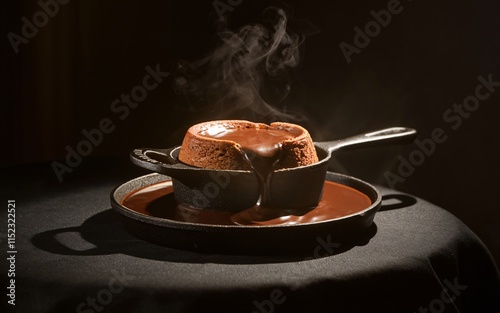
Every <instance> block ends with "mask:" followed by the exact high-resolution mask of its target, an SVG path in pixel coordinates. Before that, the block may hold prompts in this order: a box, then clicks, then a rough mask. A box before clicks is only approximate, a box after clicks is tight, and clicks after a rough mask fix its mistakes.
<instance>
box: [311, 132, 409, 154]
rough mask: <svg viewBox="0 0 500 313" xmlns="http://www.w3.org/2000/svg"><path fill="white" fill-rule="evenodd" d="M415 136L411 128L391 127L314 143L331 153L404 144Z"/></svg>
mask: <svg viewBox="0 0 500 313" xmlns="http://www.w3.org/2000/svg"><path fill="white" fill-rule="evenodd" d="M416 137H417V131H416V130H415V129H413V128H408V127H391V128H385V129H381V130H377V131H374V132H370V133H365V134H360V135H356V136H352V137H348V138H344V139H340V140H334V141H325V142H318V143H316V145H317V146H319V147H320V148H323V149H325V150H327V151H329V152H330V153H331V152H333V151H337V150H344V151H349V150H356V149H360V148H371V147H377V146H381V145H394V144H406V143H410V142H412V141H413V140H415V138H416Z"/></svg>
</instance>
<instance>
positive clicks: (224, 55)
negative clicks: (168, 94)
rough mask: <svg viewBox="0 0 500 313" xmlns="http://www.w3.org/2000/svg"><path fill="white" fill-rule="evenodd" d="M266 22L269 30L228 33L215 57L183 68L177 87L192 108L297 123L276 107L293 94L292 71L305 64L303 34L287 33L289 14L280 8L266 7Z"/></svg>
mask: <svg viewBox="0 0 500 313" xmlns="http://www.w3.org/2000/svg"><path fill="white" fill-rule="evenodd" d="M263 24H265V25H266V26H267V27H266V26H265V25H261V24H256V25H246V26H243V27H242V28H240V29H239V30H238V31H237V32H232V31H230V30H227V29H225V30H223V31H221V32H219V33H218V39H220V45H219V46H218V47H217V48H216V49H215V50H214V51H213V53H211V54H210V55H209V56H207V57H205V58H203V59H201V60H198V61H195V62H192V63H187V62H180V63H179V64H178V76H177V78H176V79H175V81H174V84H175V89H176V90H177V92H179V93H181V94H184V95H187V96H188V99H190V100H191V102H190V109H191V110H197V109H200V108H203V109H206V108H209V109H210V110H211V111H212V113H215V114H218V115H223V116H224V117H226V118H236V117H244V118H249V119H250V118H264V117H265V118H266V119H268V120H270V121H272V120H283V121H286V120H288V121H290V120H297V118H296V117H295V116H293V115H292V114H289V113H286V112H282V111H281V110H279V109H277V108H276V107H274V106H273V105H271V104H274V105H276V104H279V103H281V102H282V101H283V100H284V99H285V98H286V97H287V95H288V94H289V92H290V88H291V87H290V86H291V75H290V70H291V69H293V68H295V67H297V66H298V64H299V45H300V44H301V42H302V39H301V36H299V35H298V34H294V33H291V32H289V31H288V32H287V16H286V14H285V11H284V10H283V9H280V8H274V7H271V8H268V9H266V10H265V11H264V14H263ZM264 99H266V100H267V101H266V100H264ZM242 114H243V115H244V116H242ZM248 115H252V116H248Z"/></svg>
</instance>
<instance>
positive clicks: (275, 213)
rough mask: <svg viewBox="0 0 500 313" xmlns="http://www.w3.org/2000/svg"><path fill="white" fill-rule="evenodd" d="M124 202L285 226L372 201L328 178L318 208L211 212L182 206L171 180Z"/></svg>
mask: <svg viewBox="0 0 500 313" xmlns="http://www.w3.org/2000/svg"><path fill="white" fill-rule="evenodd" d="M121 204H122V205H123V206H125V207H127V208H129V209H130V210H133V211H136V212H138V213H141V214H145V215H149V216H154V217H160V218H165V219H170V220H174V221H180V222H190V223H198V224H210V225H249V226H251V225H282V224H305V223H314V222H321V221H327V220H332V219H336V218H340V217H344V216H348V215H352V214H355V213H358V212H360V211H363V210H365V209H366V208H368V207H369V206H370V205H371V204H372V202H371V200H370V198H368V196H367V195H365V194H363V193H361V192H360V191H358V190H356V189H353V188H351V187H348V186H345V185H342V184H338V183H334V182H330V181H325V186H324V190H323V198H322V199H321V201H320V203H319V204H318V206H316V207H314V208H303V209H296V210H276V209H269V208H266V207H262V206H254V207H252V208H249V209H246V210H244V211H242V212H239V213H236V214H235V213H234V212H224V211H211V210H203V209H197V208H193V207H187V206H184V205H178V204H177V203H176V201H175V199H174V196H173V187H172V182H171V181H166V182H161V183H157V184H154V185H151V186H148V187H145V188H143V189H140V190H135V191H132V192H131V193H129V194H128V195H126V196H125V197H124V199H123V200H122V202H121Z"/></svg>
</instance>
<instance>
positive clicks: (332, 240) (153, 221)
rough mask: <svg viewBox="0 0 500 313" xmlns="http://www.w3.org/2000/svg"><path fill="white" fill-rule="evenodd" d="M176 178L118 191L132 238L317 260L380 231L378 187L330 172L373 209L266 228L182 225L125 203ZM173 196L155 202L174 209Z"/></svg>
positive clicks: (134, 183)
mask: <svg viewBox="0 0 500 313" xmlns="http://www.w3.org/2000/svg"><path fill="white" fill-rule="evenodd" d="M170 179H171V178H170V177H168V176H164V175H160V174H157V173H153V174H149V175H146V176H142V177H138V178H135V179H133V180H131V181H128V182H126V183H124V184H123V185H121V186H118V187H116V188H115V189H114V190H113V191H112V193H111V205H112V207H113V208H114V209H115V210H116V211H117V212H118V213H119V214H121V215H122V217H123V221H124V225H125V228H126V229H127V230H128V231H129V232H130V233H131V234H132V235H134V236H136V237H138V238H141V239H144V240H146V241H150V242H153V243H156V244H159V245H162V246H167V247H171V248H177V249H183V250H191V251H197V252H205V253H220V254H243V255H283V254H287V255H290V254H306V255H314V256H315V257H319V256H321V255H326V254H330V255H331V254H335V253H336V252H340V250H339V251H337V249H344V248H346V247H348V246H350V245H358V244H365V243H366V241H367V240H369V239H370V238H371V237H372V236H373V235H374V233H375V232H376V226H375V225H374V224H373V223H372V222H373V218H374V216H375V213H376V212H377V211H378V209H379V208H380V204H381V201H382V197H381V195H380V193H379V192H378V191H377V189H376V188H375V187H373V186H372V185H370V184H368V183H366V182H364V181H362V180H359V179H357V178H354V177H351V176H346V175H342V174H337V173H332V172H327V173H326V179H327V180H329V181H333V182H336V183H339V184H342V185H346V186H349V187H352V188H354V189H356V190H358V191H360V192H362V193H364V194H365V195H367V196H368V197H369V198H370V200H371V202H372V204H371V205H370V206H369V207H367V208H366V209H364V210H362V211H360V212H357V213H354V214H352V215H348V216H343V217H339V218H335V219H330V220H325V221H320V222H314V223H303V224H291V225H290V224H281V225H265V226H260V225H257V226H242V225H209V224H196V223H189V222H180V221H175V220H170V219H166V218H161V217H156V216H152V215H146V214H143V213H139V212H136V211H134V210H132V209H130V208H127V207H125V206H123V205H122V204H121V203H122V200H123V199H124V197H126V196H127V195H128V194H129V193H131V192H134V191H136V190H139V189H142V188H144V187H147V186H151V185H154V184H156V183H160V182H164V181H168V180H170ZM169 197H172V195H171V194H170V195H167V196H163V197H162V198H160V199H151V203H153V202H154V205H159V206H160V207H161V209H162V210H173V209H175V207H173V206H174V204H173V203H175V201H173V199H172V198H169ZM340 245H341V246H340ZM339 246H340V247H339Z"/></svg>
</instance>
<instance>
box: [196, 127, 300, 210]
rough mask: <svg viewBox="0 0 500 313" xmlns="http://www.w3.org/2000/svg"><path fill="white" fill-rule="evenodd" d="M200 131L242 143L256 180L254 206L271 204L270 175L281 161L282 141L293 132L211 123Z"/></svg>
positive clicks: (242, 148) (214, 136)
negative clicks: (235, 127)
mask: <svg viewBox="0 0 500 313" xmlns="http://www.w3.org/2000/svg"><path fill="white" fill-rule="evenodd" d="M200 135H202V136H206V137H210V138H216V139H221V140H230V141H234V142H236V143H238V144H239V145H240V146H241V150H240V151H241V154H242V156H243V159H244V160H245V161H246V162H247V163H248V165H249V166H250V168H251V169H252V171H253V172H254V173H255V176H256V177H257V180H258V182H259V199H258V201H257V206H266V207H272V199H271V179H272V174H273V172H274V170H275V169H276V167H277V166H278V165H279V162H280V158H281V143H282V142H283V141H284V140H287V139H291V138H294V137H295V136H296V135H294V134H293V133H292V132H290V131H288V130H285V129H275V128H259V129H257V128H239V129H228V128H225V127H214V128H211V129H208V130H206V131H203V132H201V133H200Z"/></svg>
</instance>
